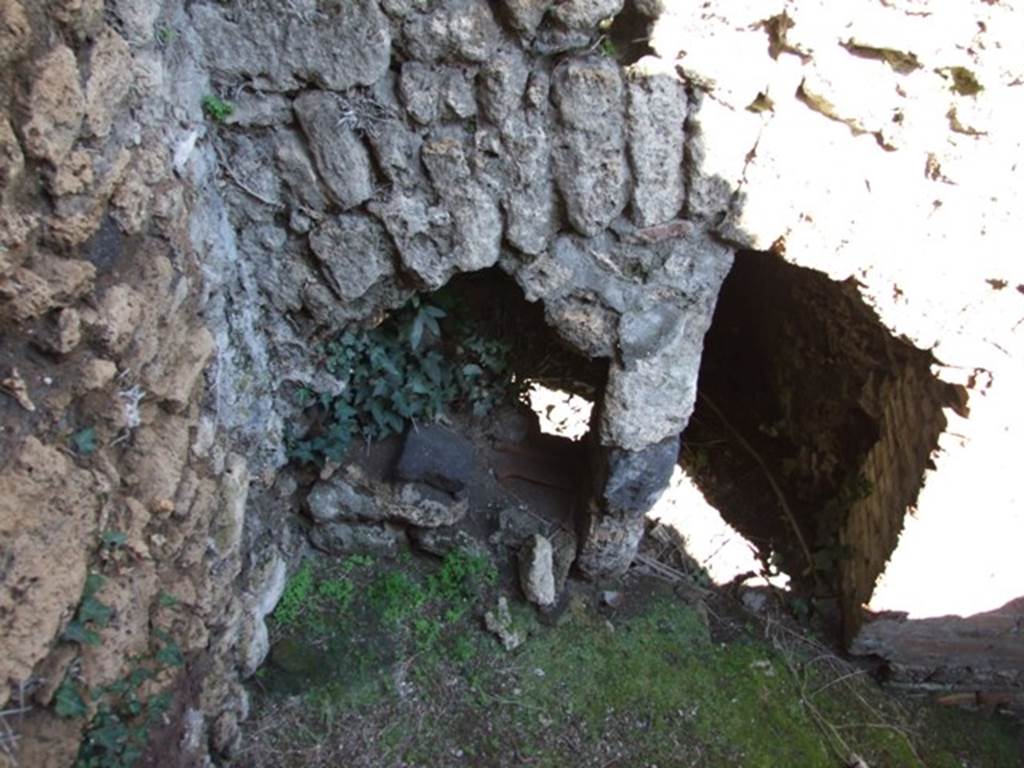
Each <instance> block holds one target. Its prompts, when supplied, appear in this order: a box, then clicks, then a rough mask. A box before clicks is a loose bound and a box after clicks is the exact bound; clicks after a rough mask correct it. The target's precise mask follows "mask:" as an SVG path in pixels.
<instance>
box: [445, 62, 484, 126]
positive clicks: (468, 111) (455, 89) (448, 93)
mask: <svg viewBox="0 0 1024 768" xmlns="http://www.w3.org/2000/svg"><path fill="white" fill-rule="evenodd" d="M473 81H474V73H473V72H472V71H470V70H469V69H467V68H463V67H449V68H448V70H447V72H446V73H445V78H444V85H443V86H442V88H441V94H442V101H443V104H444V108H445V111H446V115H447V117H450V118H452V119H455V120H467V119H469V118H471V117H473V116H474V115H475V114H476V113H477V108H476V93H475V92H474V83H473Z"/></svg>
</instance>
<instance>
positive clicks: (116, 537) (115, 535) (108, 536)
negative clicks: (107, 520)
mask: <svg viewBox="0 0 1024 768" xmlns="http://www.w3.org/2000/svg"><path fill="white" fill-rule="evenodd" d="M100 540H101V541H102V542H103V546H105V547H111V548H116V547H120V546H123V545H124V543H125V542H126V541H127V540H128V535H127V534H126V533H124V532H122V531H104V532H103V534H102V535H101V536H100Z"/></svg>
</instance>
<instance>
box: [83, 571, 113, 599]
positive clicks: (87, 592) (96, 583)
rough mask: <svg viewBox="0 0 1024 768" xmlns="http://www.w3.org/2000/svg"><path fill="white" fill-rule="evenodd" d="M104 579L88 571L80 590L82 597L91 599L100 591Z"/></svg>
mask: <svg viewBox="0 0 1024 768" xmlns="http://www.w3.org/2000/svg"><path fill="white" fill-rule="evenodd" d="M106 581H107V580H106V579H105V578H103V576H102V574H99V573H96V572H95V571H90V572H89V575H88V576H86V577H85V587H84V588H83V589H82V596H83V597H92V596H93V595H95V594H96V593H97V592H99V591H100V590H101V589H103V585H104V584H105V583H106Z"/></svg>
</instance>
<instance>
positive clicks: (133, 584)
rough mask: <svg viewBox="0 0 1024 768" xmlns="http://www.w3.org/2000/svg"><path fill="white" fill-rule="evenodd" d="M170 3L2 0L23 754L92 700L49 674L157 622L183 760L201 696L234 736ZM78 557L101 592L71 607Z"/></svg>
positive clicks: (6, 644) (7, 326)
mask: <svg viewBox="0 0 1024 768" xmlns="http://www.w3.org/2000/svg"><path fill="white" fill-rule="evenodd" d="M173 11H174V9H173V8H168V9H164V10H162V9H161V5H160V4H159V3H143V2H132V1H131V0H120V1H119V2H111V3H108V4H106V6H104V4H103V3H102V2H71V1H70V0H69V1H67V2H57V3H50V4H45V5H44V4H39V3H29V2H21V0H5V1H4V2H2V3H0V71H2V73H3V74H2V75H0V195H2V206H0V325H2V334H0V378H2V379H3V381H2V386H3V390H4V395H3V397H2V398H0V422H2V430H3V440H2V442H0V463H2V466H0V564H2V565H0V573H2V576H3V582H2V585H0V622H2V624H3V626H4V628H5V629H4V633H3V641H2V651H0V659H2V661H0V705H3V706H4V708H13V709H24V710H25V711H24V712H22V713H20V714H19V715H17V718H16V722H14V721H13V720H11V719H8V722H7V725H8V726H10V727H11V729H12V730H11V731H5V733H14V734H15V735H16V736H17V737H18V741H17V745H18V747H19V749H18V752H17V760H18V763H17V764H19V765H33V766H62V765H69V764H71V763H72V762H73V761H74V758H75V755H76V753H77V751H78V745H79V742H80V741H81V739H82V734H83V728H84V727H85V725H86V722H87V720H88V718H87V717H85V718H83V717H73V718H68V717H59V716H57V715H56V714H55V711H54V709H53V705H54V702H55V695H56V692H57V689H58V688H59V687H60V686H62V684H63V685H64V686H66V687H70V688H74V689H75V690H77V691H79V692H80V693H82V694H83V695H84V692H85V691H87V690H95V689H98V688H99V687H101V686H105V685H109V684H112V683H114V682H115V681H118V680H121V679H123V678H124V677H125V676H126V675H127V674H129V673H130V671H131V670H132V669H133V668H134V667H133V664H134V663H135V662H133V659H136V658H139V657H148V656H152V655H153V654H155V653H157V652H158V651H159V650H160V649H161V648H162V647H163V646H164V645H165V644H166V643H173V644H174V646H176V647H177V648H178V649H179V650H180V651H181V652H182V653H183V654H184V657H185V659H186V660H187V665H186V667H185V668H184V669H181V670H176V669H171V668H167V669H164V670H163V672H162V674H161V676H160V677H159V678H157V679H156V680H155V681H153V682H152V683H151V684H150V685H149V689H148V694H151V695H155V694H156V693H157V692H159V691H161V690H164V691H167V692H169V693H171V694H173V701H174V705H173V706H174V711H175V712H176V713H177V714H178V715H180V717H179V718H178V720H177V721H176V722H175V724H174V731H175V733H176V734H177V736H178V737H180V736H182V735H183V731H188V734H187V736H188V738H187V739H186V741H185V743H183V745H182V747H181V751H182V755H183V757H182V760H184V761H185V763H187V764H189V765H195V764H198V761H201V760H202V759H205V758H204V756H205V755H206V752H207V749H206V742H207V735H208V733H210V732H212V731H213V730H215V729H209V728H208V725H207V724H208V722H212V721H208V720H207V719H206V718H205V717H204V715H203V714H201V713H202V712H207V713H211V714H212V715H214V716H220V717H221V718H222V720H221V721H220V726H219V728H220V730H219V731H217V732H218V733H219V734H220V737H221V739H222V741H223V740H225V739H226V740H228V741H230V739H231V738H232V734H231V728H230V722H229V721H230V720H231V719H232V718H235V717H236V716H238V715H240V714H241V713H242V712H244V708H245V705H244V692H243V691H242V690H241V688H240V687H238V686H237V683H236V682H235V680H236V675H235V672H234V664H233V662H232V660H231V657H230V656H229V654H228V650H229V649H230V648H231V647H232V646H233V645H234V642H235V641H234V638H233V632H234V630H233V629H232V626H233V625H237V618H236V617H235V614H237V613H238V605H239V603H238V600H237V598H236V597H235V585H234V581H235V578H236V576H237V574H238V573H239V569H240V567H241V562H242V560H241V551H240V544H241V532H242V521H243V516H244V509H245V498H246V489H247V485H248V480H247V475H246V472H245V466H244V461H242V460H241V459H239V458H238V457H235V456H232V455H231V454H230V453H227V452H226V450H225V448H224V442H223V440H221V439H217V440H214V439H212V437H213V436H212V435H211V434H210V432H209V431H208V430H204V429H202V428H201V427H200V426H199V416H200V413H201V411H202V410H203V407H204V406H203V401H204V395H203V390H204V387H203V372H204V370H205V369H206V367H207V364H208V362H209V361H210V359H211V356H212V355H213V353H214V348H215V340H214V338H213V336H212V335H211V333H210V332H209V331H208V330H207V327H206V324H205V322H204V320H203V317H202V312H203V309H204V304H205V303H206V297H205V296H204V292H203V282H204V277H203V266H204V260H205V254H203V253H202V252H199V251H197V250H196V249H195V248H194V247H193V242H192V237H191V234H192V232H191V221H190V217H191V213H192V210H193V204H194V201H195V199H196V197H195V189H194V186H193V185H192V184H191V183H190V182H189V181H188V180H185V179H182V178H181V177H180V176H179V175H178V173H176V170H175V168H174V163H173V160H174V154H173V151H172V150H173V147H174V142H175V140H176V136H175V135H174V134H175V132H176V128H177V124H176V122H177V119H178V117H179V116H180V114H181V112H180V109H181V107H180V104H181V102H185V103H188V102H190V101H192V100H193V99H197V98H198V96H196V95H195V94H194V93H191V92H189V91H188V89H187V88H185V89H182V88H181V87H180V83H179V82H178V81H177V80H176V78H175V74H174V73H175V70H176V69H177V68H178V67H179V64H176V63H175V62H173V61H171V57H170V56H169V55H168V54H169V51H168V44H169V40H168V36H167V35H164V36H161V35H159V32H160V30H161V29H163V28H164V26H163V22H161V21H159V20H160V19H164V18H165V17H164V16H162V15H161V14H162V13H164V12H166V13H171V12H173ZM167 28H169V27H167ZM192 112H193V113H195V114H196V115H197V116H198V114H197V113H198V107H197V106H196V107H194V108H192ZM89 574H93V575H94V578H93V579H92V580H91V582H90V583H95V575H99V576H100V577H101V578H102V586H100V587H99V589H98V591H96V592H95V594H94V596H93V598H94V600H95V601H97V603H98V604H99V605H100V606H102V607H103V608H105V612H104V611H100V609H99V608H96V604H95V603H93V604H90V605H91V606H92V611H93V613H92V615H93V618H92V619H89V620H86V619H84V618H82V617H83V614H82V612H81V608H80V603H81V602H82V601H83V595H84V594H85V591H86V583H87V577H88V576H89ZM89 589H90V590H91V589H92V587H90V588H89ZM96 611H100V615H99V616H96V615H95V612H96ZM104 613H105V615H104ZM76 621H77V622H78V623H77V624H75V622H76ZM75 626H77V627H78V628H79V629H81V628H82V627H83V626H84V627H85V628H86V629H89V630H90V631H92V632H95V635H96V636H95V637H94V638H93V639H91V640H83V639H82V637H81V634H80V633H76V632H75V631H74V630H73V627H75ZM161 638H163V639H161ZM85 703H86V706H87V710H88V712H87V714H88V715H90V716H91V714H92V713H93V712H94V711H95V709H96V702H95V701H92V700H90V699H89V697H85ZM189 712H191V715H188V716H186V714H187V713H189ZM225 718H226V719H225ZM177 740H178V739H176V741H177ZM189 745H191V747H190V746H189ZM7 746H13V742H11V743H10V744H9V743H8V742H6V741H5V742H4V747H5V748H6V747H7ZM10 757H11V755H10V754H7V753H6V750H5V751H4V752H0V762H3V761H5V760H8V759H9V758H10ZM12 764H13V763H12Z"/></svg>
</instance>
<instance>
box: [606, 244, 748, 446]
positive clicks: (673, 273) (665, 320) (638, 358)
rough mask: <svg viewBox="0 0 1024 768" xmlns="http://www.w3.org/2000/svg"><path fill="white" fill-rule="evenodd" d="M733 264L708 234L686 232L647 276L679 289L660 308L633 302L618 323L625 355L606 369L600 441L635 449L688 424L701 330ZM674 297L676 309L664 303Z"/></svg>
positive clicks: (675, 431)
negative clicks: (657, 268)
mask: <svg viewBox="0 0 1024 768" xmlns="http://www.w3.org/2000/svg"><path fill="white" fill-rule="evenodd" d="M731 265H732V252H731V251H730V250H729V249H727V248H726V247H725V246H723V245H721V244H718V243H715V242H713V241H711V240H710V239H708V238H704V237H701V236H697V235H691V236H690V237H688V238H687V239H686V240H681V241H678V242H677V243H676V244H675V247H674V250H673V252H672V254H671V256H670V257H669V258H668V259H667V260H666V262H665V265H664V268H663V269H662V270H660V271H659V272H658V273H657V274H656V275H655V276H654V277H653V279H652V280H651V283H652V284H657V283H661V284H662V285H665V286H666V288H667V287H669V286H671V290H672V291H673V292H678V293H677V294H676V296H675V297H671V298H669V297H667V298H668V300H663V302H662V306H661V307H658V308H655V307H656V305H649V306H648V307H646V308H643V307H638V308H637V309H636V310H633V313H634V314H627V315H626V316H625V317H624V319H623V322H622V323H621V324H620V328H619V331H620V334H624V336H625V338H626V343H625V346H624V347H623V351H624V356H623V359H622V360H614V361H613V362H612V365H611V367H610V370H609V376H608V385H607V387H606V389H605V396H604V408H603V410H602V415H601V424H600V436H601V437H600V439H601V441H602V443H603V444H605V445H615V446H619V447H622V448H628V449H630V450H640V449H641V448H644V447H645V446H648V445H651V444H653V443H656V442H659V441H661V440H662V439H664V438H665V437H668V436H671V435H676V434H679V433H680V432H681V431H682V430H683V429H684V428H685V427H686V424H687V423H688V422H689V419H690V415H691V414H692V413H693V405H694V401H695V399H696V393H697V375H698V372H699V369H700V359H701V354H702V352H703V348H704V335H705V333H707V330H708V328H709V327H710V325H711V318H712V315H713V314H714V308H715V300H716V298H717V295H718V290H719V288H720V287H721V284H722V280H724V279H725V275H726V274H727V272H728V270H729V268H730V267H731ZM672 303H674V304H675V305H676V307H678V309H679V312H678V314H676V313H675V312H673V311H671V310H670V309H669V308H668V307H669V305H670V304H672Z"/></svg>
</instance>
